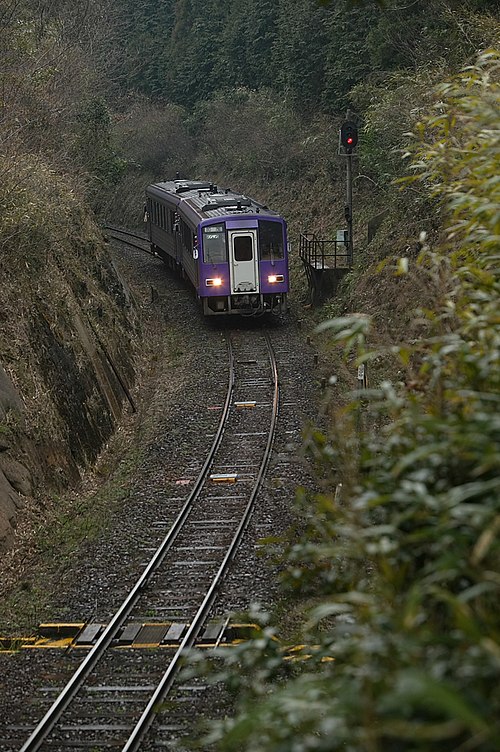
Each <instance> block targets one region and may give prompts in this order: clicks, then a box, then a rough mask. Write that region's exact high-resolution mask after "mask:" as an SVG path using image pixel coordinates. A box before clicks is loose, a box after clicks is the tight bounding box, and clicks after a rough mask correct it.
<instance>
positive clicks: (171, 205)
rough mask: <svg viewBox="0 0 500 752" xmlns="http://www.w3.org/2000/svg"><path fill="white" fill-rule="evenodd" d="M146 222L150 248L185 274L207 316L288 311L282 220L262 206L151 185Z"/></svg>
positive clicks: (189, 183)
mask: <svg viewBox="0 0 500 752" xmlns="http://www.w3.org/2000/svg"><path fill="white" fill-rule="evenodd" d="M145 220H146V222H147V228H148V235H149V239H150V241H151V248H152V250H153V251H154V252H155V253H157V254H158V255H159V256H160V257H161V258H162V259H163V261H164V262H165V263H166V264H168V265H169V266H171V267H172V268H176V269H178V270H179V271H181V273H182V274H183V275H184V276H185V277H187V278H188V279H189V281H190V282H191V284H192V285H193V286H194V288H195V291H196V295H197V297H198V299H199V300H200V302H201V305H202V309H203V313H204V314H205V315H207V316H214V315H227V314H243V315H252V314H261V313H266V312H271V313H281V312H285V311H286V308H287V302H286V301H287V293H288V242H287V230H286V223H285V221H284V219H282V217H280V216H279V215H278V214H276V213H275V212H273V211H270V210H269V209H268V208H267V207H266V206H263V205H262V204H258V203H257V202H256V201H254V200H253V199H251V198H247V197H246V196H241V195H239V194H237V193H234V192H233V191H231V189H229V188H225V189H219V188H218V187H217V186H216V185H213V184H212V183H204V182H201V181H193V180H173V181H171V182H165V183H155V184H153V185H150V186H148V188H147V189H146V214H145Z"/></svg>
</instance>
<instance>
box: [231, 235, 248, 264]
mask: <svg viewBox="0 0 500 752" xmlns="http://www.w3.org/2000/svg"><path fill="white" fill-rule="evenodd" d="M252 246H253V243H252V238H251V236H250V235H236V237H235V238H234V260H235V261H251V260H252V257H253V249H252Z"/></svg>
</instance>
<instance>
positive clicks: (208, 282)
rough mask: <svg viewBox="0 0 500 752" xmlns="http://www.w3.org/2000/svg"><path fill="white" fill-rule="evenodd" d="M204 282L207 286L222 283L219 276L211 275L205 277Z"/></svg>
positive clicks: (215, 285) (216, 285)
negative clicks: (208, 277)
mask: <svg viewBox="0 0 500 752" xmlns="http://www.w3.org/2000/svg"><path fill="white" fill-rule="evenodd" d="M205 284H206V286H207V287H220V286H221V285H222V279H221V278H220V277H213V278H212V279H206V280H205Z"/></svg>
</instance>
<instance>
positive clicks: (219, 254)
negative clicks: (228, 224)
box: [203, 225, 227, 264]
mask: <svg viewBox="0 0 500 752" xmlns="http://www.w3.org/2000/svg"><path fill="white" fill-rule="evenodd" d="M203 260H204V262H205V263H206V264H224V263H226V262H227V246H226V228H225V226H224V225H208V226H207V227H204V228H203Z"/></svg>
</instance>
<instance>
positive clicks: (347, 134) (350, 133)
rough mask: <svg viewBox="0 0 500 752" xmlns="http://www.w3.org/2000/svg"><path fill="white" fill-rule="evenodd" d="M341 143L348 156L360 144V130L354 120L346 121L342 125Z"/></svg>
mask: <svg viewBox="0 0 500 752" xmlns="http://www.w3.org/2000/svg"><path fill="white" fill-rule="evenodd" d="M340 143H341V145H342V146H343V147H344V149H345V150H346V152H347V153H348V154H351V153H352V150H353V149H354V147H355V146H356V145H357V143H358V128H357V125H356V123H355V122H353V121H352V120H346V122H345V123H342V126H341V128H340Z"/></svg>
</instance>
